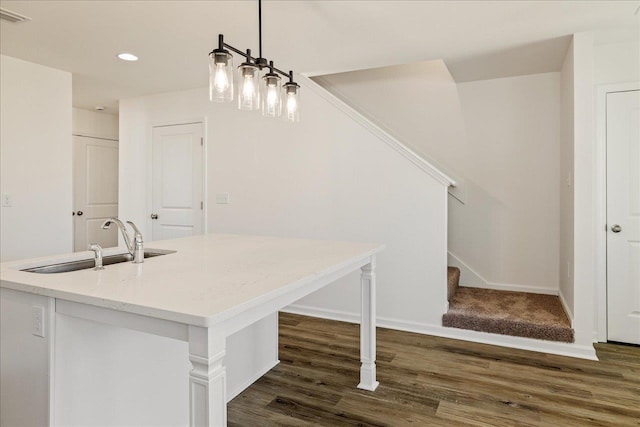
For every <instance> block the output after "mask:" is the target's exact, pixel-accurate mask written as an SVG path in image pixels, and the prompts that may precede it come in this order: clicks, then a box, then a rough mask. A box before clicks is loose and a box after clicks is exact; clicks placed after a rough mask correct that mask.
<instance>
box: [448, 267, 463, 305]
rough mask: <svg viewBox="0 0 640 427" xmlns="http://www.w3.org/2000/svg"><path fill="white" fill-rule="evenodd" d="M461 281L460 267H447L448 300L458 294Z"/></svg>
mask: <svg viewBox="0 0 640 427" xmlns="http://www.w3.org/2000/svg"><path fill="white" fill-rule="evenodd" d="M458 283H460V269H459V268H458V267H447V301H451V298H452V297H453V296H454V295H455V294H456V291H457V290H458Z"/></svg>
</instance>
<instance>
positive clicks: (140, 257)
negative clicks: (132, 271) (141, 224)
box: [102, 218, 144, 264]
mask: <svg viewBox="0 0 640 427" xmlns="http://www.w3.org/2000/svg"><path fill="white" fill-rule="evenodd" d="M111 224H116V225H117V226H118V228H119V229H120V233H122V238H123V239H124V243H125V244H126V245H127V249H128V250H129V253H130V254H131V256H132V257H133V262H134V263H136V264H140V263H142V262H144V242H143V241H142V233H140V230H138V227H136V225H135V224H134V223H133V222H131V221H127V224H129V225H130V226H131V228H132V229H133V239H132V238H130V237H129V233H128V232H127V227H125V225H124V224H123V223H122V221H120V220H119V219H118V218H109V219H108V220H106V221H105V222H104V223H103V224H102V228H103V229H105V230H106V229H108V228H110V227H111Z"/></svg>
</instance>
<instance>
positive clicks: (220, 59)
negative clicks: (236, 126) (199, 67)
mask: <svg viewBox="0 0 640 427" xmlns="http://www.w3.org/2000/svg"><path fill="white" fill-rule="evenodd" d="M258 48H259V56H258V57H257V58H254V57H253V56H251V49H247V50H246V53H245V52H243V51H241V50H239V49H236V48H235V47H233V46H231V45H229V44H227V43H225V42H224V36H223V35H222V34H220V35H218V47H217V48H216V49H213V50H212V51H211V52H210V53H209V99H210V100H211V101H213V102H232V101H233V97H234V72H233V71H234V70H233V55H231V52H234V53H236V54H238V55H240V56H242V57H243V58H244V62H242V63H241V64H240V65H239V66H238V70H237V79H238V85H239V87H238V108H239V109H240V110H247V111H251V110H257V109H258V108H260V109H261V110H262V115H263V116H265V117H281V116H282V117H283V118H284V119H285V120H287V121H290V122H297V121H298V120H299V118H300V99H299V97H300V85H298V84H297V83H296V82H294V81H293V71H289V72H288V73H285V72H284V71H282V70H279V69H278V68H276V67H275V66H274V65H273V61H269V60H268V59H267V58H264V57H263V56H262V0H258ZM230 51H231V52H230ZM263 70H265V71H266V72H265V73H264V75H262V77H261V76H260V74H261V72H262V71H263ZM281 76H283V77H286V78H288V81H287V83H285V84H282V83H281V82H282V77H281ZM283 110H284V113H283Z"/></svg>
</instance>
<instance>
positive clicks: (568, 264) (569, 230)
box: [558, 41, 574, 317]
mask: <svg viewBox="0 0 640 427" xmlns="http://www.w3.org/2000/svg"><path fill="white" fill-rule="evenodd" d="M573 73H574V70H573V41H572V42H571V44H570V45H569V48H568V49H567V54H566V57H565V60H564V63H563V65H562V71H561V72H560V79H561V85H560V86H561V100H562V109H561V111H560V132H561V133H560V177H559V178H560V240H559V245H560V247H559V249H560V266H559V275H558V280H559V283H560V298H561V299H562V300H563V301H564V303H565V309H566V310H567V311H568V312H569V313H568V314H569V316H570V317H573V286H574V285H573V268H574V267H573V131H574V129H573V126H574V114H573Z"/></svg>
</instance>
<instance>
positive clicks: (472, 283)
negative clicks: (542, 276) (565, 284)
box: [447, 251, 558, 295]
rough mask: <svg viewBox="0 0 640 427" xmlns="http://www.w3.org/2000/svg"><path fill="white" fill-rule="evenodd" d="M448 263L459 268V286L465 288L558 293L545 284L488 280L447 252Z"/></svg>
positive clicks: (547, 293) (546, 293) (545, 293)
mask: <svg viewBox="0 0 640 427" xmlns="http://www.w3.org/2000/svg"><path fill="white" fill-rule="evenodd" d="M447 255H448V256H447V262H448V265H450V266H452V267H458V268H459V269H460V286H464V287H467V288H482V289H494V290H497V291H512V292H527V293H530V294H544V295H558V289H557V288H549V287H545V286H529V285H517V284H512V283H496V282H490V281H488V280H487V279H485V278H484V277H482V276H481V275H480V273H478V272H476V271H475V270H474V269H473V268H471V267H469V266H468V265H467V264H465V263H464V262H463V261H462V260H461V259H460V258H458V257H457V256H456V255H454V254H453V253H451V252H450V251H449V252H447Z"/></svg>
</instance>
